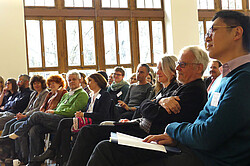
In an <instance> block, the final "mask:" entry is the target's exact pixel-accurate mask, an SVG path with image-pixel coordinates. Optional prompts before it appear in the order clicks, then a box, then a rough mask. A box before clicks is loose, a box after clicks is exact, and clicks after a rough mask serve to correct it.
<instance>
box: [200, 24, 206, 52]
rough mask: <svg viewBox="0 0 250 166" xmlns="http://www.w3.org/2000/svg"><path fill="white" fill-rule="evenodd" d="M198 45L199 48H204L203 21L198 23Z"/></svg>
mask: <svg viewBox="0 0 250 166" xmlns="http://www.w3.org/2000/svg"><path fill="white" fill-rule="evenodd" d="M199 37H200V38H199V43H200V46H201V47H203V48H204V47H205V42H204V25H203V21H199Z"/></svg>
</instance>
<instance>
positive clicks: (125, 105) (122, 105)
mask: <svg viewBox="0 0 250 166" xmlns="http://www.w3.org/2000/svg"><path fill="white" fill-rule="evenodd" d="M118 103H119V105H120V106H121V107H122V108H124V109H125V110H127V111H129V106H128V105H127V104H126V103H124V102H123V101H121V100H118Z"/></svg>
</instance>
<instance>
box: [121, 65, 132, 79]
mask: <svg viewBox="0 0 250 166" xmlns="http://www.w3.org/2000/svg"><path fill="white" fill-rule="evenodd" d="M124 69H125V76H124V79H123V80H124V81H126V80H129V78H130V77H131V76H132V69H131V68H124Z"/></svg>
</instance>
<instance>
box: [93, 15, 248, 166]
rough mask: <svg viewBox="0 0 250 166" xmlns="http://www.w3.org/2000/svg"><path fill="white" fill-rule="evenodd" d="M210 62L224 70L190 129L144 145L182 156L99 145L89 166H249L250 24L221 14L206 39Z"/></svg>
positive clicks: (178, 128) (177, 127)
mask: <svg viewBox="0 0 250 166" xmlns="http://www.w3.org/2000/svg"><path fill="white" fill-rule="evenodd" d="M206 42H207V50H208V52H209V56H210V57H211V58H213V59H217V60H219V61H220V62H221V63H222V64H223V66H222V68H221V69H222V75H221V76H220V77H221V79H220V82H219V83H217V84H215V85H214V86H217V87H213V91H212V92H210V94H209V99H208V102H207V103H206V105H205V107H204V108H203V110H202V111H201V112H200V115H199V116H198V118H197V119H196V121H195V122H194V123H186V122H183V123H177V122H174V123H170V124H169V125H168V126H167V127H166V130H165V133H164V134H161V135H150V136H148V137H146V138H145V139H144V141H145V142H151V141H155V142H157V143H158V144H165V145H170V146H176V145H177V146H178V147H179V148H180V149H181V150H182V152H181V153H180V154H171V153H168V154H165V153H161V152H156V151H150V150H143V149H139V148H131V147H126V146H120V145H118V144H114V143H110V142H107V141H106V142H101V143H99V145H97V146H96V148H95V150H94V152H93V153H92V157H91V158H90V160H89V162H88V166H93V165H98V166H104V165H110V166H112V165H119V166H123V165H126V166H129V165H138V164H141V166H149V165H150V166H152V165H157V166H161V165H162V166H183V165H185V166H202V165H208V166H216V165H240V166H248V165H250V102H249V98H250V86H249V82H250V54H249V52H250V43H249V42H250V19H249V17H248V16H245V15H244V14H242V13H240V12H236V11H220V12H218V13H216V15H215V17H214V18H213V26H212V27H211V28H210V29H209V31H208V33H207V35H206Z"/></svg>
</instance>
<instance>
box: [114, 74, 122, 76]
mask: <svg viewBox="0 0 250 166" xmlns="http://www.w3.org/2000/svg"><path fill="white" fill-rule="evenodd" d="M114 76H122V74H116V73H114Z"/></svg>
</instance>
